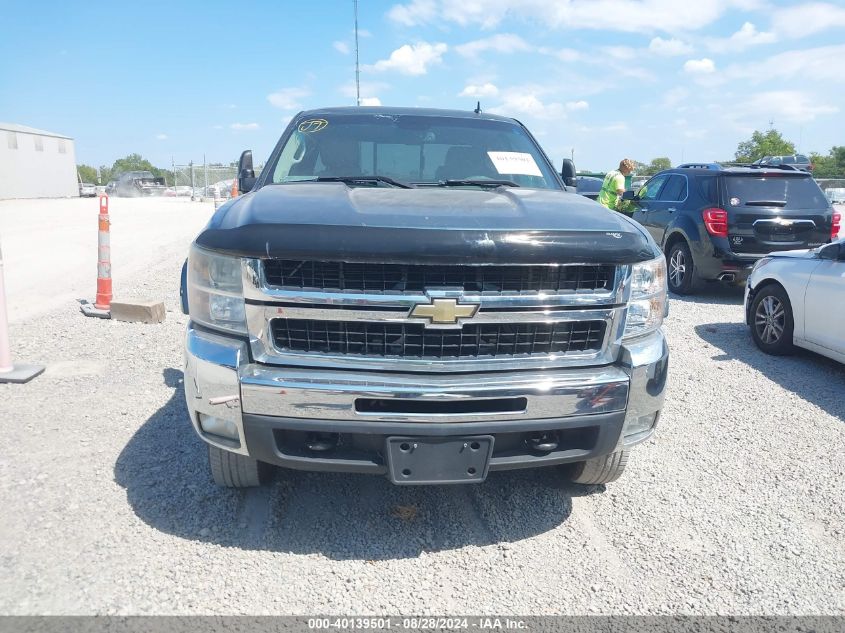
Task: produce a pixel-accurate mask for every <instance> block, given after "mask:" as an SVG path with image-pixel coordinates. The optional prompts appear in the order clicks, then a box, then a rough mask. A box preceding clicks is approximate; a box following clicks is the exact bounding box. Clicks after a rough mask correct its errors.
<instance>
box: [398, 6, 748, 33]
mask: <svg viewBox="0 0 845 633" xmlns="http://www.w3.org/2000/svg"><path fill="white" fill-rule="evenodd" d="M759 4H760V3H759V2H756V1H755V0H747V1H743V0H697V2H694V3H692V2H691V3H685V4H684V6H683V10H678V3H677V0H555V1H554V2H549V0H462V1H461V2H455V1H454V0H410V1H408V2H405V3H403V4H397V5H394V6H393V7H392V8H391V9H390V11H389V12H388V17H389V19H391V20H393V21H394V22H397V23H399V24H402V25H404V26H418V25H422V24H438V25H440V24H442V23H443V22H447V23H448V22H454V23H456V24H459V25H461V26H470V25H478V26H480V27H482V28H488V29H489V28H493V27H495V26H497V25H498V24H499V23H501V22H502V21H503V20H505V19H506V18H507V19H512V18H521V19H525V20H528V21H532V22H535V23H539V24H542V25H543V26H544V27H549V28H573V29H599V30H609V31H625V32H629V33H640V32H642V33H652V32H654V31H664V32H668V33H673V32H677V31H695V30H698V29H701V28H703V27H705V26H707V25H709V24H712V23H713V22H715V21H716V20H718V19H719V18H720V17H721V16H722V15H724V14H725V12H726V11H727V10H728V9H729V8H731V7H741V8H743V9H744V10H749V9H752V8H755V7H756V6H757V5H759Z"/></svg>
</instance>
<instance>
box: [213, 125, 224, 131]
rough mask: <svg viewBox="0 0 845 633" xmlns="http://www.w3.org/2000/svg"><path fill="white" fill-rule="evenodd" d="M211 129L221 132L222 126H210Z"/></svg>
mask: <svg viewBox="0 0 845 633" xmlns="http://www.w3.org/2000/svg"><path fill="white" fill-rule="evenodd" d="M212 128H213V129H215V130H222V129H223V126H222V125H214V126H212Z"/></svg>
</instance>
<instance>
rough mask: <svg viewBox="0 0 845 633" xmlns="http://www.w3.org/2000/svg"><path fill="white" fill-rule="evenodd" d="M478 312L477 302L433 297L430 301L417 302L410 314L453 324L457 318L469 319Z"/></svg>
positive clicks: (430, 320)
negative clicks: (463, 302)
mask: <svg viewBox="0 0 845 633" xmlns="http://www.w3.org/2000/svg"><path fill="white" fill-rule="evenodd" d="M476 312H478V304H477V303H466V304H460V303H458V302H457V301H455V300H454V299H435V300H434V301H432V302H431V303H418V304H417V305H415V306H414V309H413V310H411V314H410V316H412V317H416V318H418V319H428V320H429V322H430V323H437V324H446V323H451V324H455V323H457V322H458V319H471V318H472V317H474V316H475V313H476Z"/></svg>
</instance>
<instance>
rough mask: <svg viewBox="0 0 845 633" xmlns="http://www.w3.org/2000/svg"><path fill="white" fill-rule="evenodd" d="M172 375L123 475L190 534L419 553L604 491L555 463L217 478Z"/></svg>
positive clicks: (546, 521)
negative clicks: (570, 478)
mask: <svg viewBox="0 0 845 633" xmlns="http://www.w3.org/2000/svg"><path fill="white" fill-rule="evenodd" d="M164 381H165V383H166V385H167V386H168V387H169V388H172V389H173V394H172V396H171V398H170V399H169V400H168V401H167V403H166V404H165V405H164V406H162V407H161V408H160V409H159V410H158V411H156V412H155V413H154V414H153V415H152V416H150V418H149V419H148V420H146V422H144V423H143V425H142V426H141V427H140V428H139V429H138V431H137V432H136V433H135V435H134V436H133V437H132V438H131V439H130V441H129V442H128V443H127V445H126V446H125V447H124V449H123V450H122V452H121V453H120V455H119V457H118V459H117V461H116V463H115V467H114V474H115V480H116V481H117V482H118V483H119V484H120V485H121V486H123V487H124V488H125V489H126V496H127V501H128V502H129V504H130V506H131V507H132V509H133V511H134V512H135V514H136V515H137V516H138V517H140V518H141V519H142V520H143V521H144V522H145V523H147V524H148V525H150V526H151V527H153V528H155V529H157V530H160V531H162V532H165V533H168V534H173V535H175V536H178V537H181V538H185V539H191V540H198V541H205V542H210V543H215V544H219V545H223V546H228V547H237V548H242V549H253V550H270V551H278V552H291V553H299V554H315V553H319V554H322V555H324V556H326V557H329V558H332V559H338V560H347V559H348V560H384V559H396V558H411V557H417V556H419V555H420V554H421V553H423V552H427V551H440V550H446V549H454V548H460V547H465V546H468V545H476V546H481V545H490V544H500V543H506V542H514V541H519V540H522V539H525V538H529V537H532V536H535V535H538V534H541V533H544V532H546V531H549V530H552V529H555V528H557V527H559V526H560V525H561V524H562V523H564V522H565V521H566V520H567V518H568V517H569V515H570V513H571V511H572V497H575V496H584V495H591V494H595V493H600V492H603V491H604V486H578V485H573V484H568V483H565V479H564V477H563V476H562V475H563V473H562V472H561V471H560V469H556V468H545V469H534V470H527V471H513V472H502V473H491V474H490V476H489V477H488V479H487V481H486V482H485V483H483V484H480V485H473V486H436V487H434V486H432V487H427V486H423V487H403V486H394V485H393V484H391V483H390V482H389V481H387V479H386V478H383V477H373V476H365V475H342V474H331V473H305V472H296V471H287V470H279V471H277V474H276V476H275V478H274V480H273V482H272V483H270V484H269V485H267V486H265V487H263V488H260V489H251V490H246V491H239V490H228V489H222V488H219V487H217V486H216V485H215V484H214V483H213V482H212V481H211V476H210V474H209V472H208V467H207V460H206V448H205V446H204V445H203V443H202V442H201V440H200V439H199V438H197V437H196V434H195V433H194V431H193V429H192V428H191V426H190V423H189V421H188V412H187V410H186V408H185V402H184V395H183V394H184V391H183V385H182V372H181V371H179V370H176V369H165V370H164Z"/></svg>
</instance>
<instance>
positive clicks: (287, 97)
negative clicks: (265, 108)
mask: <svg viewBox="0 0 845 633" xmlns="http://www.w3.org/2000/svg"><path fill="white" fill-rule="evenodd" d="M310 94H311V91H310V90H307V89H306V88H283V89H282V90H277V91H276V92H273V93H271V94H269V95H267V101H269V102H270V104H271V105H274V106H276V107H277V108H281V109H282V110H298V109H299V108H301V107H302V105H301V104H300V103H299V100H300V99H302V98H303V97H307V96H308V95H310Z"/></svg>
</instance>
